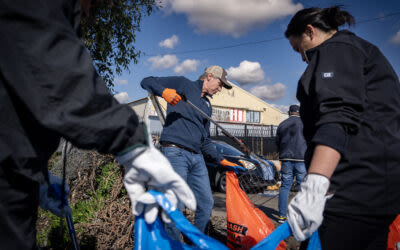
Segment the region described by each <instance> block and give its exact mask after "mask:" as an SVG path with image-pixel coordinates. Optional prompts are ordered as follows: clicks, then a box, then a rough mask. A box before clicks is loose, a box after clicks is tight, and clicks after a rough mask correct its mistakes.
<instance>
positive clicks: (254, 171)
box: [205, 140, 278, 192]
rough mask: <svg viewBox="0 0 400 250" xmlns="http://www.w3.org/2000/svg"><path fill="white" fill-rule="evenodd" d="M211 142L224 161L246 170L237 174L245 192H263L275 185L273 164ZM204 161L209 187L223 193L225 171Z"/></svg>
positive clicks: (224, 143)
mask: <svg viewBox="0 0 400 250" xmlns="http://www.w3.org/2000/svg"><path fill="white" fill-rule="evenodd" d="M213 142H214V144H215V147H216V149H217V151H218V152H219V153H220V154H222V155H223V156H224V157H225V159H227V160H228V161H230V162H233V163H237V164H238V165H239V166H243V167H244V168H246V169H247V171H246V172H243V173H239V174H238V179H239V185H240V186H241V188H242V189H244V190H245V191H246V192H263V191H264V190H265V188H266V187H267V186H269V185H274V184H276V180H277V179H276V177H277V176H278V174H277V171H276V168H275V166H274V164H273V163H271V162H270V161H268V160H265V159H263V162H260V161H258V160H257V159H256V158H255V157H253V156H251V155H247V154H245V153H243V152H241V151H239V150H237V149H236V148H234V147H232V146H231V145H229V144H228V143H226V142H223V141H216V140H213ZM205 161H206V165H207V169H208V175H209V177H210V184H211V186H212V187H214V188H216V189H217V190H218V191H221V192H225V191H226V177H225V172H226V171H227V169H226V168H224V167H223V166H221V165H220V164H217V163H215V162H214V161H212V160H211V159H208V158H205ZM267 165H268V166H267Z"/></svg>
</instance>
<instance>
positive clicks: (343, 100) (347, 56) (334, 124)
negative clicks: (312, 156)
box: [312, 43, 366, 153]
mask: <svg viewBox="0 0 400 250" xmlns="http://www.w3.org/2000/svg"><path fill="white" fill-rule="evenodd" d="M316 56H318V58H317V60H318V62H317V67H316V70H315V72H314V79H315V86H314V91H315V98H314V100H313V102H314V103H313V106H314V107H316V109H315V110H317V111H318V114H317V120H316V121H315V125H316V127H317V131H316V133H315V135H314V137H313V139H312V141H313V142H314V143H316V144H323V145H327V146H330V147H333V148H334V149H336V150H337V151H339V152H341V153H343V151H344V149H345V147H346V143H347V135H348V134H349V133H357V131H358V128H359V126H360V122H361V117H362V113H363V111H364V108H363V105H364V102H365V99H366V83H365V80H364V78H363V65H364V58H365V56H364V55H363V54H362V53H361V52H360V51H359V50H358V49H357V48H355V47H353V46H351V45H348V44H343V43H339V44H337V43H333V44H328V45H326V46H323V47H321V48H320V49H319V51H318V54H317V55H316Z"/></svg>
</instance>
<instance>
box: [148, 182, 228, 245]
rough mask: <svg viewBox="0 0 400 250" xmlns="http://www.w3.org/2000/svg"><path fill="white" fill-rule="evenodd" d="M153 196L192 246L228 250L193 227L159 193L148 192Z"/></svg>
mask: <svg viewBox="0 0 400 250" xmlns="http://www.w3.org/2000/svg"><path fill="white" fill-rule="evenodd" d="M148 192H149V193H150V194H151V195H153V196H154V198H155V199H156V201H157V203H158V205H159V206H160V207H161V208H162V209H163V210H164V212H165V213H166V214H168V215H169V217H170V218H171V219H172V221H174V222H175V225H176V227H177V228H178V229H179V230H180V231H181V232H182V233H183V234H184V235H185V236H186V237H188V238H189V239H190V240H191V241H192V242H193V244H195V245H196V246H197V247H199V248H200V249H221V250H222V249H223V250H228V248H227V247H226V246H225V245H223V244H222V243H220V242H219V241H217V240H215V239H213V238H211V237H209V236H207V235H205V234H203V233H201V232H200V231H199V230H198V229H197V228H196V227H195V226H193V225H192V224H191V223H190V222H189V221H188V220H187V219H186V217H185V216H183V214H182V213H181V212H179V210H178V209H176V208H175V207H173V206H172V205H171V203H170V202H169V200H168V199H167V198H166V197H165V196H164V195H163V194H162V193H160V192H158V191H154V190H150V191H148Z"/></svg>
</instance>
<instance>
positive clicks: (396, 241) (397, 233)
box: [387, 215, 400, 250]
mask: <svg viewBox="0 0 400 250" xmlns="http://www.w3.org/2000/svg"><path fill="white" fill-rule="evenodd" d="M397 245H399V247H400V215H398V216H397V217H396V219H395V220H394V221H393V222H392V225H390V227H389V236H388V245H387V249H388V250H397V249H399V247H397Z"/></svg>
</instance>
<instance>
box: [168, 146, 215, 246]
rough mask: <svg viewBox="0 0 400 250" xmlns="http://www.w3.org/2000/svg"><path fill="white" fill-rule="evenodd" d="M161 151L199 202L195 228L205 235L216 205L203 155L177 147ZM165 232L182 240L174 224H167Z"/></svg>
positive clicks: (181, 209)
mask: <svg viewBox="0 0 400 250" xmlns="http://www.w3.org/2000/svg"><path fill="white" fill-rule="evenodd" d="M161 151H162V152H163V154H164V155H165V157H167V158H168V160H169V161H170V162H171V165H172V167H173V168H174V170H175V172H177V173H178V174H179V175H180V176H181V177H182V178H183V179H184V180H185V181H186V182H187V183H188V185H189V187H190V188H191V189H192V191H193V193H194V195H195V197H196V201H197V209H196V215H195V217H194V226H195V227H197V228H198V229H199V230H200V232H202V233H205V230H206V227H207V224H208V222H209V220H210V216H211V212H212V208H213V205H214V199H213V196H212V193H211V186H210V179H209V177H208V171H207V167H206V163H205V162H204V158H203V155H202V154H195V153H191V152H189V151H186V150H184V149H181V148H175V147H162V149H161ZM178 209H179V210H180V211H181V212H182V211H183V209H184V205H183V204H182V203H179V205H178ZM165 230H166V231H167V233H168V234H169V236H170V237H171V238H173V239H175V240H180V231H179V230H178V229H177V228H176V227H175V225H174V223H173V222H172V223H169V224H166V225H165Z"/></svg>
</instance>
